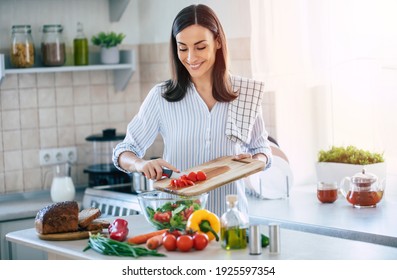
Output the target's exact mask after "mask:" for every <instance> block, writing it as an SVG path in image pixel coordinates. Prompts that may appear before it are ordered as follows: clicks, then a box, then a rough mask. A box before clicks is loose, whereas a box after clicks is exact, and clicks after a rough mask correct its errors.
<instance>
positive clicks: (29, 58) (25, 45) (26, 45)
mask: <svg viewBox="0 0 397 280" xmlns="http://www.w3.org/2000/svg"><path fill="white" fill-rule="evenodd" d="M31 32H32V28H31V27H30V25H13V26H12V43H11V51H10V61H11V64H12V65H13V66H14V67H18V68H27V67H32V66H33V65H34V53H35V52H34V44H33V38H32V34H31Z"/></svg>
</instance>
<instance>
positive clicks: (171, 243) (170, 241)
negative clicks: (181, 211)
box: [163, 234, 176, 251]
mask: <svg viewBox="0 0 397 280" xmlns="http://www.w3.org/2000/svg"><path fill="white" fill-rule="evenodd" d="M163 246H164V248H165V249H166V250H167V251H175V250H176V237H175V235H173V234H166V235H165V236H163Z"/></svg>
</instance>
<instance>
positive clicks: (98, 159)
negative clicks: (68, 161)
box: [84, 128, 132, 187]
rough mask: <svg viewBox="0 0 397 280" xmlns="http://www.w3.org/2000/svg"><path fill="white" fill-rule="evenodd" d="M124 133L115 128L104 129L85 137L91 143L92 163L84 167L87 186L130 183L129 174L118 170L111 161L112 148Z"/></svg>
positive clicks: (121, 138)
mask: <svg viewBox="0 0 397 280" xmlns="http://www.w3.org/2000/svg"><path fill="white" fill-rule="evenodd" d="M124 137H125V134H118V133H116V129H114V128H108V129H104V130H103V131H102V133H100V134H94V135H90V136H88V137H87V138H86V140H87V141H89V142H91V143H92V164H91V165H89V166H88V167H87V168H86V169H84V173H88V175H89V178H88V186H89V187H94V186H104V185H117V184H124V183H130V182H131V181H132V178H131V175H129V174H127V173H125V172H122V171H120V170H118V169H117V168H116V167H115V166H114V164H113V161H112V153H113V148H114V147H115V146H116V145H117V143H118V142H120V141H122V140H123V139H124Z"/></svg>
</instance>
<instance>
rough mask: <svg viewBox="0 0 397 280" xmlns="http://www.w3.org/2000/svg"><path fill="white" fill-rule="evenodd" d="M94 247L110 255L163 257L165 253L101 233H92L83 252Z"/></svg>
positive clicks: (99, 251)
mask: <svg viewBox="0 0 397 280" xmlns="http://www.w3.org/2000/svg"><path fill="white" fill-rule="evenodd" d="M89 249H93V250H94V251H96V252H98V253H100V254H103V255H110V256H119V257H133V258H139V257H144V256H156V257H163V256H165V255H164V254H161V253H158V252H157V251H156V250H150V249H147V248H145V247H142V246H136V245H132V244H129V243H127V242H121V241H117V240H113V239H110V238H107V237H105V236H103V235H102V234H100V233H97V234H92V235H90V237H89V239H88V245H87V247H86V248H84V250H83V252H85V251H87V250H89Z"/></svg>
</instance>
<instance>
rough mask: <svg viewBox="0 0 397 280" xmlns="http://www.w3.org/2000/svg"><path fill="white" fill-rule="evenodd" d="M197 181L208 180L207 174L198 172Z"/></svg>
mask: <svg viewBox="0 0 397 280" xmlns="http://www.w3.org/2000/svg"><path fill="white" fill-rule="evenodd" d="M197 180H198V181H204V180H207V174H205V173H204V172H203V171H197Z"/></svg>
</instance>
